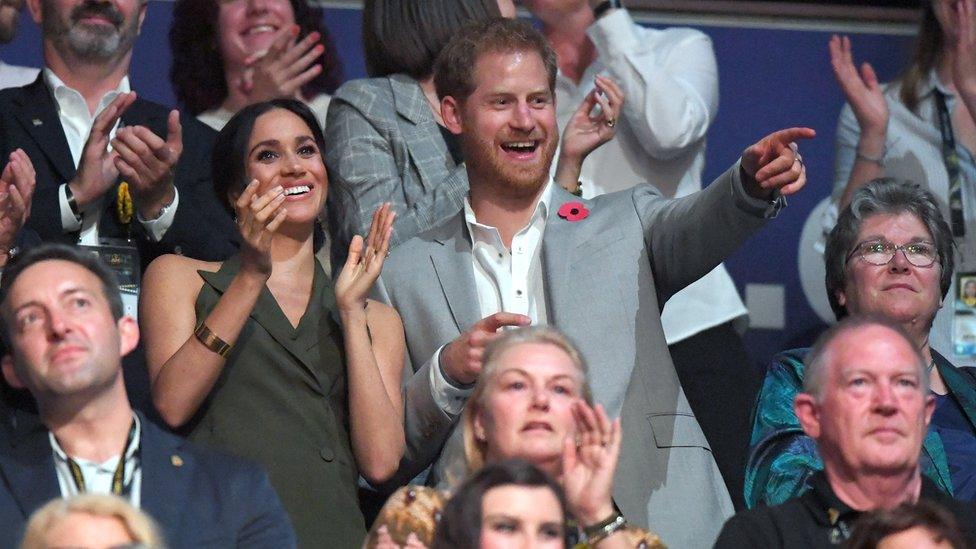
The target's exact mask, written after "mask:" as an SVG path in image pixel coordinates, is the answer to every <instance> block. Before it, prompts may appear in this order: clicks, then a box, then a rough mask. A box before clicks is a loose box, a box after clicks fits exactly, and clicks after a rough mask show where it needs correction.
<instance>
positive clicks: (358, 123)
mask: <svg viewBox="0 0 976 549" xmlns="http://www.w3.org/2000/svg"><path fill="white" fill-rule="evenodd" d="M325 144H326V148H325V161H326V165H327V166H328V169H329V182H330V184H331V185H332V188H331V189H330V190H329V201H328V208H329V224H330V228H331V231H332V235H333V238H334V240H333V243H332V264H333V265H342V260H343V259H344V258H345V254H346V251H347V250H348V249H349V242H350V241H351V240H352V237H353V235H356V234H360V235H365V234H366V232H367V231H368V230H369V224H370V221H371V220H372V216H373V212H374V211H376V209H377V208H378V207H380V206H381V205H382V204H383V203H384V202H390V203H392V204H393V210H394V211H395V212H396V213H397V218H396V221H395V222H394V225H393V239H392V244H393V246H396V245H398V244H400V243H402V242H404V241H406V240H408V239H409V238H411V237H413V236H415V235H417V234H419V233H421V232H423V231H425V230H427V229H429V228H431V227H433V226H434V225H436V224H437V223H439V222H441V221H443V220H445V219H447V218H448V217H450V216H452V215H454V214H456V213H458V212H459V211H461V205H462V204H464V197H465V196H467V194H468V179H467V175H466V174H465V171H464V165H463V164H456V163H455V162H454V160H453V159H452V158H451V154H450V152H449V151H448V148H447V145H446V144H445V143H444V138H443V137H441V133H440V131H439V130H438V126H437V122H436V121H435V120H434V115H433V113H432V112H431V110H430V106H429V104H428V103H427V99H426V97H425V96H424V92H423V90H422V89H421V88H420V84H418V83H417V81H416V80H414V79H412V78H410V77H409V76H406V75H402V74H395V75H392V76H388V77H384V78H371V79H366V80H353V81H350V82H347V83H345V84H344V85H343V86H342V87H341V88H339V89H338V90H337V91H336V94H335V96H334V97H333V98H332V103H331V105H330V106H329V114H328V117H327V122H326V131H325Z"/></svg>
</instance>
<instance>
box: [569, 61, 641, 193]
mask: <svg viewBox="0 0 976 549" xmlns="http://www.w3.org/2000/svg"><path fill="white" fill-rule="evenodd" d="M623 104H624V93H623V91H622V90H621V89H620V86H619V85H617V83H616V82H614V81H613V80H612V79H610V78H607V77H605V76H597V77H596V87H595V88H593V90H592V91H590V93H588V94H586V97H585V98H584V99H583V102H582V103H580V106H579V107H577V108H576V112H574V113H573V116H572V118H570V120H569V123H567V124H566V128H565V129H564V130H563V137H562V141H561V143H560V145H559V160H558V162H557V163H556V172H555V175H554V176H553V178H554V179H555V180H556V184H558V185H559V186H561V187H562V188H564V189H566V190H567V191H569V192H571V193H573V194H576V195H577V196H579V195H580V193H581V191H580V187H579V186H580V180H579V177H580V172H581V171H582V170H583V161H584V160H586V157H587V156H589V154H590V153H591V152H593V151H595V150H596V149H597V148H599V147H600V146H601V145H603V144H604V143H606V142H607V141H610V140H611V139H613V137H614V136H615V135H616V133H617V116H618V113H620V112H621V107H622V105H623ZM597 105H599V106H600V108H599V109H598V113H597V114H596V115H595V116H590V114H591V113H592V112H593V111H594V108H595V107H596V106H597Z"/></svg>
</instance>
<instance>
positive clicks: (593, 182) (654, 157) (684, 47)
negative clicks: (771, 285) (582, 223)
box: [556, 9, 748, 345]
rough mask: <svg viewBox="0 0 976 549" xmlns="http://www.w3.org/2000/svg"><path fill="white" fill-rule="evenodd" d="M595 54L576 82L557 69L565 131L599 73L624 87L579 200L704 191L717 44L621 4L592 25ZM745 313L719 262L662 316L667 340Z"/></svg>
mask: <svg viewBox="0 0 976 549" xmlns="http://www.w3.org/2000/svg"><path fill="white" fill-rule="evenodd" d="M587 35H588V36H589V37H590V40H592V41H593V44H594V45H595V46H596V50H597V58H596V60H594V62H593V63H592V64H590V66H589V67H587V69H586V71H584V73H583V76H582V78H581V79H580V83H579V85H577V84H576V83H574V82H573V81H572V80H570V79H569V78H567V77H566V76H564V75H563V74H561V73H560V74H558V75H557V77H556V117H557V120H558V121H559V127H560V128H562V129H565V128H566V125H567V124H568V123H569V120H570V118H571V117H572V116H573V113H574V112H575V111H576V109H577V108H578V107H579V105H580V103H582V102H583V100H584V99H585V98H586V95H587V94H588V93H589V92H590V91H591V90H592V89H593V86H594V84H593V82H594V79H595V77H596V76H597V75H604V76H609V77H610V78H612V79H613V80H614V81H616V82H617V83H618V84H619V85H620V87H621V88H622V89H623V92H624V96H625V98H626V99H625V101H624V106H623V112H622V113H620V116H619V123H618V124H617V135H616V137H615V138H614V139H613V140H611V141H610V142H608V143H606V144H604V145H603V146H601V147H600V148H598V149H597V150H595V151H593V152H592V153H591V154H590V155H589V156H588V157H587V158H586V161H585V162H584V163H583V168H582V172H581V174H580V180H581V182H582V189H583V196H584V197H586V198H592V197H594V196H598V195H601V194H606V193H610V192H614V191H620V190H624V189H629V188H631V187H633V186H634V185H637V184H638V183H644V182H647V183H650V184H652V185H654V186H655V187H657V188H658V190H660V191H661V193H662V194H663V195H664V196H666V197H668V198H677V197H681V196H686V195H689V194H691V193H693V192H696V191H699V190H701V188H702V183H701V176H702V170H703V169H704V167H705V135H706V133H707V132H708V128H709V126H710V125H711V123H712V120H713V119H714V118H715V114H716V113H717V112H718V69H717V66H716V63H715V53H714V52H713V51H712V43H711V40H710V39H709V38H708V36H706V35H705V34H703V33H701V32H699V31H696V30H693V29H688V28H668V29H649V28H645V27H642V26H640V25H637V24H636V23H634V21H633V20H632V19H631V17H630V14H629V13H628V12H627V10H624V9H615V10H611V11H610V12H608V13H607V14H605V15H604V16H603V17H600V18H599V19H597V20H596V21H595V22H594V23H593V24H592V25H591V26H590V28H589V29H588V30H587ZM747 314H748V311H747V310H746V308H745V305H744V304H743V303H742V300H741V299H740V298H739V294H738V292H737V291H736V288H735V284H734V283H733V282H732V278H731V277H730V276H729V274H728V272H727V271H726V270H725V266H724V265H719V266H718V267H716V268H715V269H714V270H712V271H711V272H710V273H708V274H707V275H705V276H704V277H702V278H701V279H699V280H698V281H697V282H695V283H693V284H691V285H690V286H688V287H687V288H685V289H683V290H681V291H680V292H678V293H677V294H675V295H674V296H672V297H671V299H669V300H668V302H667V304H666V305H665V307H664V312H663V313H662V314H661V323H662V324H663V326H664V335H665V338H666V340H667V342H668V344H669V345H670V344H673V343H677V342H678V341H681V340H683V339H686V338H688V337H691V336H693V335H695V334H697V333H699V332H701V331H704V330H707V329H709V328H713V327H715V326H718V325H720V324H724V323H726V322H728V321H730V320H733V319H737V318H742V320H743V327H744V324H745V321H746V315H747Z"/></svg>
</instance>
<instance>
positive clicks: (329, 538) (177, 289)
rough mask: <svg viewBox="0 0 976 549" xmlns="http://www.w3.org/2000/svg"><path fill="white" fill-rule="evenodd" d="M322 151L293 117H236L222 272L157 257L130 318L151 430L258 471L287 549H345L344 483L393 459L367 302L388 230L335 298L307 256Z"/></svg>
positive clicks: (375, 323) (298, 112)
mask: <svg viewBox="0 0 976 549" xmlns="http://www.w3.org/2000/svg"><path fill="white" fill-rule="evenodd" d="M323 146H324V143H323V138H322V132H321V130H319V127H318V124H317V123H316V122H315V118H314V116H313V115H312V113H311V112H310V111H309V110H308V108H307V107H305V106H304V105H302V104H301V103H299V102H297V101H293V100H275V101H271V102H267V103H259V104H256V105H251V106H249V107H247V108H245V109H242V110H241V111H240V112H239V113H238V114H237V115H235V116H234V118H232V119H231V121H230V122H228V124H227V126H225V127H224V129H223V130H222V131H221V133H220V134H219V135H218V137H217V141H216V143H215V146H214V156H213V181H214V187H215V189H216V191H217V193H218V195H219V196H221V197H223V198H225V199H226V202H227V205H228V208H232V209H233V211H234V212H235V213H236V218H237V225H238V227H239V228H240V234H241V251H240V253H239V254H238V255H236V256H234V257H232V258H231V259H229V260H227V261H225V262H223V263H208V262H203V261H197V260H193V259H189V258H185V257H181V256H173V255H170V256H163V257H160V258H159V259H157V260H156V261H154V262H153V263H152V265H150V267H149V269H148V270H147V271H146V276H145V282H144V289H143V294H142V302H141V314H140V318H141V320H142V326H143V333H144V338H145V343H146V353H147V358H148V363H149V369H150V379H151V382H152V396H153V402H154V403H155V405H156V407H157V408H158V409H159V412H160V414H161V415H162V417H163V418H164V420H165V421H166V422H167V423H168V424H169V425H170V426H171V427H173V428H175V429H177V430H178V431H180V432H182V433H184V434H186V435H187V436H188V437H189V438H190V439H191V440H194V441H196V442H199V443H201V444H204V445H207V446H211V447H217V448H221V449H224V450H226V451H228V452H230V453H234V454H238V455H241V456H244V457H248V458H251V459H253V460H255V461H257V462H259V463H261V464H262V465H263V466H264V467H265V468H266V469H267V471H268V474H269V477H270V479H271V483H272V485H273V486H274V487H275V489H276V490H277V492H278V494H279V496H280V497H281V499H282V502H283V503H284V506H285V509H286V510H287V511H288V513H289V515H290V517H291V519H292V522H293V524H294V526H295V530H296V532H297V534H298V540H299V545H300V546H301V547H356V546H358V545H359V544H360V543H361V542H362V539H363V536H364V535H365V525H364V524H363V518H362V515H361V514H360V512H359V508H358V505H357V499H356V482H357V474H361V475H362V476H363V477H365V478H366V479H367V480H369V481H371V482H382V481H384V480H386V479H388V478H389V477H390V476H392V475H393V473H394V472H395V471H396V467H397V464H398V463H399V460H400V456H401V454H402V452H403V446H404V436H403V427H402V403H401V397H400V375H401V369H402V365H403V357H404V343H403V328H402V326H401V324H400V319H399V316H398V315H397V314H396V312H395V311H393V310H392V309H391V308H389V307H388V306H386V305H383V304H381V303H376V302H373V301H370V300H367V299H366V295H367V294H368V292H369V290H370V288H371V287H372V285H373V283H374V282H375V280H376V278H377V277H378V276H379V273H380V269H381V268H382V264H383V259H384V258H385V256H386V251H387V248H388V246H389V238H390V233H391V231H392V229H391V227H392V223H393V217H394V214H393V213H392V212H390V209H389V207H388V205H384V206H383V207H381V208H380V209H379V210H377V212H376V214H375V215H374V216H373V225H372V228H371V229H370V233H369V235H368V236H367V238H366V239H363V238H361V237H356V238H355V239H354V240H353V242H352V244H351V246H350V251H349V259H348V261H347V262H346V264H345V266H344V267H343V269H342V272H341V274H340V275H339V277H338V279H337V280H336V282H335V286H334V288H333V286H332V285H331V284H330V282H329V279H328V277H327V276H326V274H325V272H324V271H323V269H322V267H321V266H320V265H319V264H318V262H317V261H316V259H315V256H314V251H315V250H314V244H313V241H314V240H315V238H314V234H315V230H316V228H315V220H316V216H317V215H318V213H319V212H320V211H321V210H322V207H323V205H324V202H325V198H326V191H327V187H328V177H327V175H326V170H325V165H324V163H323V161H322V152H321V151H322V150H323ZM241 497H247V494H241Z"/></svg>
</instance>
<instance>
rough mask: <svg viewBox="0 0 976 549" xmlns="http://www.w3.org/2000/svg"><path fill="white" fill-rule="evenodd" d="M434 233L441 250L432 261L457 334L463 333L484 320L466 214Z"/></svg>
mask: <svg viewBox="0 0 976 549" xmlns="http://www.w3.org/2000/svg"><path fill="white" fill-rule="evenodd" d="M435 230H437V234H435V235H434V237H433V238H434V241H435V242H437V243H438V244H440V246H438V247H435V248H434V249H433V250H432V251H431V254H430V260H431V262H432V263H433V266H434V273H435V274H436V275H437V280H438V282H439V283H440V286H441V291H443V292H444V298H445V299H447V305H448V307H449V308H450V310H451V315H452V316H453V317H454V323H455V324H457V327H458V331H460V332H463V331H465V330H467V329H468V328H469V327H471V325H472V324H474V323H475V322H477V321H479V320H481V306H480V304H479V303H478V292H477V289H476V288H475V282H474V272H473V265H472V255H471V254H472V252H471V239H470V237H469V236H468V230H467V226H466V225H465V223H464V212H463V211H462V212H461V213H460V214H458V215H456V216H455V217H454V218H453V219H452V220H451V221H450V222H448V223H444V224H443V225H441V226H440V228H439V229H435Z"/></svg>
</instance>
